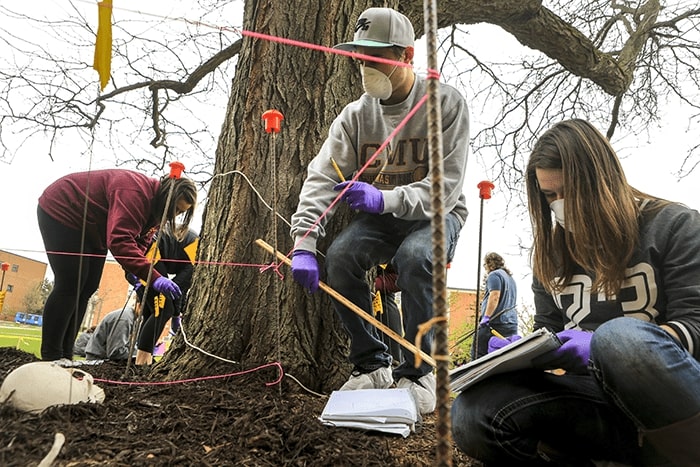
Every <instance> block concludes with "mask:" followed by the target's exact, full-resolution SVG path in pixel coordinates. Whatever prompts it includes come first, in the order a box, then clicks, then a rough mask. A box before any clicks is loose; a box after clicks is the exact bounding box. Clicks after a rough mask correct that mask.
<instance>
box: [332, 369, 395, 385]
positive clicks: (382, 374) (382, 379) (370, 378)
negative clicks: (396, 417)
mask: <svg viewBox="0 0 700 467" xmlns="http://www.w3.org/2000/svg"><path fill="white" fill-rule="evenodd" d="M393 383H394V378H393V377H392V376H391V368H390V367H388V366H385V367H382V368H378V369H376V370H374V371H371V372H369V373H361V372H360V371H359V370H358V369H354V370H352V375H351V376H350V378H349V379H348V380H347V382H346V383H345V384H343V385H342V386H341V387H340V389H339V390H340V391H354V390H355V389H386V388H388V387H389V386H391V385H392V384H393Z"/></svg>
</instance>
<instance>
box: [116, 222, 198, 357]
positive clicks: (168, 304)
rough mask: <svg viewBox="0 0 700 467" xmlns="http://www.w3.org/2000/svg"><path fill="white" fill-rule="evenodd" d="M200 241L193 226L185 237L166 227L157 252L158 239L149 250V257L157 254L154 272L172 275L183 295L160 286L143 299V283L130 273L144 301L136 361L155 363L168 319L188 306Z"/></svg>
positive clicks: (142, 301) (177, 314) (131, 280)
mask: <svg viewBox="0 0 700 467" xmlns="http://www.w3.org/2000/svg"><path fill="white" fill-rule="evenodd" d="M198 245H199V235H197V233H196V232H194V231H193V230H191V229H190V230H189V231H188V232H187V233H186V234H185V235H184V236H183V237H182V238H181V239H178V238H177V237H176V236H175V235H174V233H173V232H171V230H170V228H167V227H166V228H165V229H164V231H163V233H162V234H161V237H160V242H159V243H158V248H157V251H156V252H153V249H154V248H156V246H155V243H153V244H151V247H150V249H149V251H148V253H146V257H147V258H155V261H156V262H155V263H154V266H153V269H154V273H155V272H156V271H157V272H158V274H160V275H161V276H162V277H170V276H172V277H173V278H172V281H173V282H174V283H175V284H176V285H177V286H178V288H179V290H180V291H181V292H182V296H180V297H177V298H171V297H169V296H167V295H165V294H163V293H161V292H159V291H157V290H153V289H149V291H148V296H147V297H146V299H145V300H144V299H143V291H144V288H145V287H143V285H144V284H143V283H142V282H141V281H140V280H139V279H138V278H136V277H135V276H134V275H133V274H129V273H127V280H128V281H129V282H131V283H132V284H134V286H135V287H136V293H137V294H138V297H139V300H140V302H141V305H142V306H141V310H142V311H143V320H142V321H141V328H140V329H139V335H138V346H137V347H138V351H137V352H136V361H135V362H134V363H135V364H136V365H150V364H151V363H153V349H154V347H155V346H156V343H157V342H158V339H159V338H160V336H161V334H162V333H163V329H165V325H166V323H167V322H168V321H169V320H170V319H171V318H173V317H175V316H177V317H179V316H180V313H181V310H182V308H183V306H184V301H185V297H186V296H187V291H188V290H189V288H190V286H191V285H192V272H193V270H194V261H195V256H196V254H197V246H198Z"/></svg>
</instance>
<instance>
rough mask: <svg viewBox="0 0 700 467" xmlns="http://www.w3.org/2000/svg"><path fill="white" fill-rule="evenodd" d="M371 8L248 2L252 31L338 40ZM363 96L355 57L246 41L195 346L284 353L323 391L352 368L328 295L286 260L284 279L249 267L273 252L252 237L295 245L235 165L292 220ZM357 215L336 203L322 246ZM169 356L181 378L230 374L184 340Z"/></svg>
mask: <svg viewBox="0 0 700 467" xmlns="http://www.w3.org/2000/svg"><path fill="white" fill-rule="evenodd" d="M365 7H367V5H366V4H365V5H363V4H357V3H355V2H348V1H344V0H331V1H327V0H317V1H308V0H304V1H294V2H284V3H279V2H267V1H248V2H246V7H245V18H244V29H246V30H249V31H255V32H258V33H263V34H269V35H272V36H278V37H284V38H290V39H294V40H299V41H304V42H309V43H314V44H322V45H329V44H330V45H333V44H336V43H339V42H342V41H345V40H347V38H348V37H352V34H353V31H354V22H355V19H356V17H357V16H358V14H359V13H360V12H361V11H362V10H364V8H365ZM360 93H361V86H360V80H359V70H358V69H357V67H356V66H354V65H353V64H352V62H351V60H350V59H348V58H345V57H341V56H338V55H335V54H329V53H322V52H318V51H312V50H308V49H304V48H299V47H292V46H289V45H283V44H279V43H276V42H272V41H267V40H260V39H252V38H249V37H245V38H244V41H243V47H242V50H241V55H240V57H239V61H238V65H237V68H236V77H235V79H234V80H233V86H232V92H231V96H230V99H229V104H228V110H227V115H226V120H225V122H224V124H223V127H222V131H221V136H220V139H219V145H218V148H217V154H216V170H215V173H216V174H217V176H215V177H214V179H213V180H212V182H211V186H210V189H209V192H208V200H207V201H206V211H205V214H204V219H203V226H202V236H201V243H200V251H199V253H198V260H199V261H200V265H199V266H198V268H197V269H196V272H195V275H194V286H193V287H192V291H191V293H190V296H189V299H188V306H187V309H186V312H185V314H184V324H185V329H186V331H187V333H188V337H189V339H190V341H191V342H193V343H194V344H195V345H197V346H199V347H201V348H203V349H207V350H208V351H210V352H212V353H214V354H217V355H218V356H221V357H224V358H227V359H230V360H235V361H237V362H239V363H240V365H239V367H240V368H249V367H253V366H255V365H258V364H262V363H267V362H270V361H278V360H280V361H281V363H282V365H283V367H284V368H285V371H286V372H288V373H291V374H292V375H293V376H295V377H296V378H297V379H299V380H300V381H301V382H302V383H303V384H305V385H307V386H308V387H310V388H312V389H315V390H331V389H335V388H336V387H337V386H338V385H339V384H340V382H341V381H342V380H343V379H345V378H346V377H347V374H348V371H349V364H348V363H347V361H346V358H345V355H346V349H347V338H346V336H345V333H344V332H343V330H342V329H341V327H340V324H339V321H338V320H337V318H336V316H335V313H334V311H333V308H332V305H331V302H330V300H329V298H328V297H326V296H325V295H324V294H323V293H321V292H318V293H316V294H314V295H309V294H307V293H305V292H304V291H303V289H302V288H301V287H300V286H299V285H298V284H296V283H295V282H294V281H293V279H292V277H291V272H290V271H289V269H288V268H287V267H286V266H284V265H282V266H281V267H280V268H279V272H280V273H281V274H283V275H284V279H281V278H280V277H279V275H278V274H276V273H275V271H274V269H273V268H270V269H267V270H265V271H261V270H260V268H259V267H257V266H247V265H251V264H252V265H262V264H270V263H271V262H272V261H273V257H272V255H270V254H269V253H267V252H265V251H263V250H262V249H261V248H259V247H257V246H256V245H255V244H254V241H255V240H256V239H258V238H261V239H263V240H265V241H266V242H267V243H269V244H271V245H274V241H275V240H274V239H275V238H276V239H277V245H278V249H279V250H280V251H282V252H283V253H285V254H286V253H288V252H289V251H290V249H291V248H292V247H293V244H292V239H291V237H290V235H289V227H288V226H287V225H286V224H285V223H283V221H281V220H279V219H278V220H277V223H276V224H277V225H276V232H275V231H274V230H275V229H274V228H273V219H274V217H273V213H272V211H271V210H269V209H268V208H267V207H265V205H264V204H263V203H262V202H261V200H259V199H258V197H257V196H256V195H255V193H254V192H253V190H252V189H251V187H250V186H249V185H248V183H247V182H246V181H245V180H244V178H243V177H242V176H241V175H240V174H238V173H234V172H233V171H239V172H241V173H243V174H245V176H247V177H248V178H249V179H250V181H251V183H252V184H253V185H254V187H255V189H256V190H258V191H259V192H260V194H261V196H262V197H263V198H264V199H265V201H266V202H267V203H268V204H270V205H271V206H274V207H275V208H276V210H277V212H278V213H279V214H280V215H281V216H282V217H283V218H285V219H287V220H289V219H290V217H291V215H292V214H293V213H294V211H295V210H296V206H297V202H298V194H299V192H300V190H301V184H302V182H303V181H304V179H305V177H306V166H307V165H308V163H309V161H310V160H311V159H312V158H313V157H314V156H315V154H316V152H317V150H318V149H319V147H320V145H321V144H322V142H323V140H324V139H325V136H326V133H327V129H328V127H329V126H330V123H331V122H332V120H333V119H334V118H335V117H336V115H337V114H338V113H339V111H340V110H341V109H342V107H343V106H344V105H346V104H347V103H348V102H350V101H351V100H354V99H356V98H357V97H358V96H359V95H360ZM268 109H277V110H279V111H280V112H282V114H283V115H284V120H283V121H282V125H281V132H280V133H279V134H276V135H274V136H273V134H272V133H270V134H267V133H266V132H265V129H264V123H263V120H262V114H263V112H265V111H266V110H268ZM273 144H274V148H273ZM273 155H276V169H277V170H276V173H272V165H273V164H272V157H273ZM273 186H276V192H277V199H275V200H273V199H272V192H273ZM348 215H349V213H348V211H347V210H344V209H342V208H341V209H339V210H338V212H337V213H336V215H335V216H334V218H333V220H332V221H331V223H330V225H329V226H328V229H327V235H326V239H325V240H323V241H321V242H320V243H319V250H320V251H325V249H326V247H327V245H328V240H329V239H332V238H333V237H334V236H335V233H336V232H337V231H338V229H339V228H340V227H341V226H342V225H343V224H344V223H345V222H346V220H347V217H348ZM319 260H320V262H321V265H322V258H319ZM209 263H212V264H211V265H208V264H209ZM275 281H277V282H278V284H277V286H276V285H275ZM275 290H277V291H278V294H277V295H275ZM165 361H166V362H169V363H170V365H167V368H169V369H170V372H171V376H172V377H180V376H184V375H192V374H210V373H212V372H213V371H222V370H223V371H226V370H224V368H225V366H222V365H221V364H220V363H218V361H217V360H215V359H212V358H211V357H207V356H205V355H203V354H201V353H198V352H195V351H194V350H192V349H186V348H185V346H184V345H183V342H182V340H181V339H179V338H178V339H176V341H175V343H174V345H173V346H172V347H171V352H168V355H167V357H166V359H165ZM234 367H235V366H234ZM229 368H230V365H229ZM229 371H230V370H229Z"/></svg>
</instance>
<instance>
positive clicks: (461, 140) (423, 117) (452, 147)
mask: <svg viewBox="0 0 700 467" xmlns="http://www.w3.org/2000/svg"><path fill="white" fill-rule="evenodd" d="M426 93H427V82H426V80H425V78H423V77H420V76H416V80H415V83H414V85H413V88H412V89H411V92H410V94H409V95H408V97H407V98H406V99H405V100H404V101H403V102H401V103H399V104H394V105H382V104H381V103H380V101H379V99H375V98H372V97H370V96H369V95H368V94H363V95H362V96H361V97H360V98H359V99H358V100H356V101H354V102H352V103H350V104H348V105H347V106H346V107H345V108H344V109H343V110H342V112H341V113H340V114H339V115H338V117H336V119H335V120H334V121H333V123H332V124H331V127H330V130H329V132H328V138H327V139H326V141H325V142H324V143H323V146H322V147H321V150H320V151H319V153H318V154H317V155H316V157H315V158H314V159H313V160H312V161H311V163H310V164H309V167H308V175H307V177H306V180H305V181H304V185H303V187H302V189H301V193H300V194H299V205H298V207H297V211H296V213H295V214H294V215H293V216H292V229H291V234H292V238H293V239H294V248H295V249H301V250H307V251H312V252H315V251H316V241H317V239H318V238H321V237H323V236H324V235H325V230H324V227H325V225H326V222H327V220H328V219H329V218H330V216H331V215H332V214H333V211H335V207H336V206H337V205H336V206H334V207H333V209H332V210H331V211H329V213H328V214H327V215H326V217H324V218H323V219H321V221H320V222H319V223H318V225H316V226H314V225H313V224H314V223H315V222H316V220H317V219H318V218H319V217H320V216H321V214H322V213H323V212H324V211H325V210H326V209H327V208H328V206H330V204H331V203H332V202H333V200H334V199H335V198H336V196H338V192H336V191H333V187H334V186H335V185H336V184H337V183H339V182H340V180H338V175H337V174H336V172H335V170H334V169H333V165H332V164H331V161H330V158H331V157H332V158H333V159H334V160H335V161H336V162H337V164H338V166H339V167H340V170H341V172H342V173H343V175H344V177H345V178H346V179H347V180H350V179H351V178H353V176H355V175H356V173H357V171H358V170H360V168H361V167H362V166H363V165H364V164H365V163H366V162H367V161H368V160H369V159H370V158H371V157H372V155H373V154H374V153H375V152H376V151H377V149H379V147H380V146H381V145H382V143H384V141H385V140H386V139H387V138H388V137H389V135H390V134H391V132H392V131H394V129H395V128H396V127H397V126H398V124H399V123H401V121H402V120H403V119H404V118H405V117H406V115H408V113H409V112H410V111H411V109H413V108H414V107H415V106H416V105H417V104H418V103H419V101H420V100H421V98H423V96H425V95H426ZM440 106H441V113H442V148H443V180H444V194H445V199H444V206H445V212H454V213H455V214H456V215H457V217H458V218H459V220H460V222H461V223H462V225H464V222H465V220H466V218H467V208H466V203H465V197H464V194H463V193H462V185H463V183H464V174H465V171H466V166H467V154H468V152H469V112H468V109H467V103H466V101H465V99H464V97H463V96H462V95H461V94H460V93H459V92H458V91H457V90H456V89H455V88H453V87H452V86H449V85H446V84H441V85H440ZM429 163H430V161H429V151H428V121H427V103H424V104H423V105H422V106H421V107H420V108H419V109H418V111H417V112H416V114H415V115H413V117H412V118H411V119H410V120H409V121H408V122H407V123H406V125H405V126H404V127H403V128H402V129H401V131H400V132H399V133H398V134H397V135H396V137H395V138H394V139H393V140H392V141H391V143H390V145H389V146H388V147H387V149H385V150H384V151H383V153H382V154H380V155H379V156H378V157H377V158H376V159H375V161H374V163H373V164H372V165H371V166H369V167H368V168H367V169H366V170H365V171H364V172H363V173H362V174H361V175H360V177H359V180H361V181H366V182H368V183H372V182H374V186H375V187H377V188H379V189H380V190H381V191H382V194H383V196H384V211H383V213H382V214H388V213H391V214H393V215H394V216H395V217H397V218H400V219H406V220H416V221H424V220H430V219H431V216H432V213H431V207H430V174H429ZM312 227H313V228H312ZM309 230H310V232H309V234H308V235H307V236H306V237H304V235H305V234H306V233H307V231H309Z"/></svg>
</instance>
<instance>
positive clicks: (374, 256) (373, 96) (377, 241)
mask: <svg viewBox="0 0 700 467" xmlns="http://www.w3.org/2000/svg"><path fill="white" fill-rule="evenodd" d="M414 38H415V34H414V31H413V26H412V25H411V22H410V21H409V20H408V18H406V17H405V16H404V15H402V14H400V13H399V12H397V11H395V10H392V9H389V8H370V9H368V10H366V11H364V12H363V13H362V14H361V15H360V18H359V19H358V21H357V24H356V28H355V35H354V40H353V41H352V42H347V43H344V44H339V45H337V46H336V48H338V49H342V50H349V51H354V52H357V53H360V54H363V55H367V56H371V57H376V58H379V59H384V60H385V61H384V62H381V61H374V60H370V59H369V58H368V59H366V60H360V71H361V73H362V84H363V88H364V90H365V93H364V94H363V95H362V96H361V97H360V98H359V99H358V100H356V101H355V102H352V103H350V104H349V105H347V106H346V107H345V108H344V109H343V110H342V112H341V113H340V115H339V116H338V117H337V118H336V119H335V121H334V122H333V123H332V124H331V127H330V130H329V134H328V138H327V139H326V141H325V143H324V144H323V146H322V147H321V149H320V151H319V153H318V154H317V156H316V157H315V158H314V159H313V160H312V161H311V163H310V164H309V167H308V175H307V178H306V180H305V182H304V185H303V187H302V190H301V193H300V195H299V205H298V207H297V211H296V213H295V214H294V215H293V216H292V229H291V234H292V237H293V239H294V253H293V256H292V275H293V277H294V279H295V280H296V281H297V282H299V283H300V284H301V285H302V286H303V287H305V288H306V289H308V290H310V291H311V292H315V291H316V290H317V288H318V281H319V265H318V261H317V259H316V242H317V239H318V238H319V237H321V236H323V235H324V233H325V224H326V221H327V220H328V218H329V217H330V215H332V210H331V211H330V212H329V213H328V215H327V216H326V217H324V218H323V219H321V221H320V222H317V221H318V218H319V217H320V216H321V214H322V213H323V212H324V211H326V210H327V209H328V207H329V206H330V205H331V203H332V202H333V200H334V199H335V198H336V197H337V196H339V195H340V196H341V198H342V200H344V201H346V202H347V203H348V204H349V205H350V207H351V208H352V209H354V210H356V211H357V213H356V215H355V216H354V218H353V220H352V221H351V222H350V224H349V225H348V226H347V227H346V228H345V229H344V230H343V231H342V232H341V233H340V234H339V235H338V236H337V237H336V238H335V239H334V241H333V242H332V244H331V246H330V247H329V249H328V251H327V252H326V260H325V271H326V276H327V282H328V284H329V285H330V286H331V287H332V288H334V289H335V290H336V291H338V292H339V293H340V294H342V295H343V296H344V297H346V298H347V299H349V300H350V301H352V302H353V303H354V304H355V305H357V306H358V307H360V308H362V309H364V310H365V311H367V313H371V312H372V306H371V297H370V289H369V284H368V283H367V280H366V272H367V271H369V270H371V269H372V268H374V267H376V266H377V265H379V264H384V263H390V264H391V266H392V267H393V268H394V270H395V271H396V272H397V274H398V280H397V285H398V287H399V288H400V289H401V303H402V312H403V317H404V336H405V338H406V340H408V341H409V342H415V337H416V333H417V329H418V326H419V325H420V324H421V323H423V322H425V321H428V320H429V319H430V318H431V317H432V314H433V305H432V301H433V296H432V242H431V225H430V220H431V217H432V212H431V206H430V174H429V172H430V168H429V152H428V126H427V109H426V108H427V105H425V104H424V103H421V102H420V101H421V99H422V98H423V97H424V96H425V95H426V93H427V79H426V78H423V77H420V76H418V75H417V74H416V73H415V72H414V71H413V68H412V67H411V63H412V61H413V54H414V48H413V41H414ZM386 60H390V61H391V62H393V63H391V62H386ZM440 100H441V102H440V105H441V111H442V148H443V167H444V169H443V171H444V177H443V180H444V193H445V198H444V200H443V202H444V209H445V212H447V213H448V214H447V215H446V222H445V224H446V225H445V228H446V229H445V232H446V234H445V237H446V250H447V257H448V258H447V259H448V260H450V259H451V258H452V256H453V254H454V249H455V247H456V245H457V239H458V236H459V232H460V230H461V228H462V226H463V225H464V222H465V220H466V217H467V209H466V206H465V198H464V195H463V194H462V185H463V182H464V175H465V171H466V164H467V153H468V149H469V116H468V109H467V104H466V101H465V99H464V97H463V96H462V95H461V94H460V93H459V92H458V91H457V90H456V89H454V88H453V87H451V86H448V85H446V84H441V85H440ZM420 104H423V105H420ZM419 105H420V107H418V109H417V111H416V113H415V114H414V115H413V116H412V117H411V118H409V119H407V120H406V117H407V116H408V114H409V112H411V111H412V110H414V109H415V108H416V107H417V106H419ZM404 120H405V121H404ZM399 127H400V129H398V131H397V132H396V134H394V135H393V137H391V139H390V140H389V138H390V135H392V133H393V132H394V131H395V130H396V129H397V128H399ZM387 140H389V144H388V145H386V147H385V149H383V150H382V151H381V152H380V153H379V154H376V157H375V158H374V159H373V161H372V162H371V163H370V164H367V162H368V161H370V159H372V158H373V157H374V156H375V153H377V152H378V149H379V148H380V147H381V146H382V145H384V143H385V142H386V141H387ZM366 164H367V165H366ZM335 165H337V168H338V170H336V169H335V168H334V166H335ZM341 175H342V176H341ZM344 179H347V180H348V181H347V182H346V181H345V180H344ZM351 179H352V180H351ZM334 306H335V310H336V312H337V313H338V316H339V317H340V319H341V320H342V322H343V324H344V327H345V329H346V330H347V332H348V334H349V335H350V338H351V347H350V355H349V357H348V358H349V360H350V362H351V363H352V364H353V365H354V370H353V372H352V374H351V376H350V379H349V380H348V382H347V383H345V385H344V386H343V387H342V388H341V389H343V390H350V389H368V388H388V387H390V386H391V385H393V384H394V381H396V385H397V387H407V388H409V389H410V390H411V392H412V393H413V395H414V397H415V399H416V402H417V405H418V408H419V410H420V411H421V412H422V413H429V412H432V411H433V410H434V409H435V377H434V375H433V371H432V370H433V369H432V367H431V366H430V365H429V364H427V363H425V362H424V363H423V364H422V365H421V366H420V367H418V368H415V367H414V366H413V362H414V358H413V355H412V354H410V353H409V352H408V351H407V350H406V349H403V351H404V362H403V363H402V364H401V365H399V366H398V367H397V368H395V369H394V370H393V373H392V370H391V362H392V357H391V354H390V353H389V352H388V350H387V346H386V345H385V344H384V343H383V342H382V340H381V338H380V337H379V336H378V335H377V331H376V329H375V328H374V327H373V326H372V325H371V324H369V323H368V322H366V321H365V320H363V319H362V318H361V317H359V316H357V315H356V314H355V313H354V312H353V311H351V310H349V309H348V308H347V307H345V306H344V305H343V304H341V303H339V302H337V301H334ZM432 339H433V333H432V332H429V333H427V334H426V335H424V337H423V339H422V342H421V346H420V347H421V350H422V351H424V352H426V353H427V354H430V353H431V344H432Z"/></svg>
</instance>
